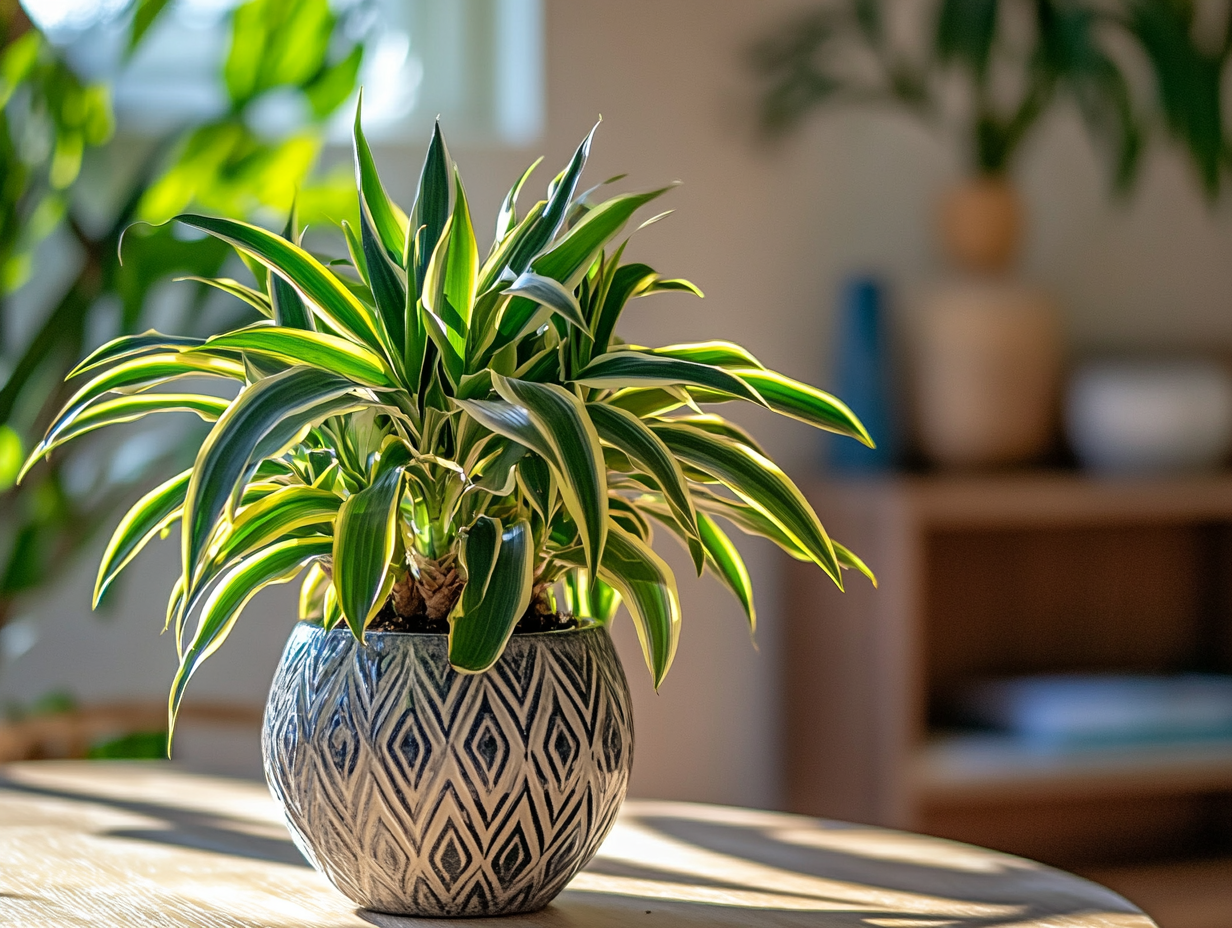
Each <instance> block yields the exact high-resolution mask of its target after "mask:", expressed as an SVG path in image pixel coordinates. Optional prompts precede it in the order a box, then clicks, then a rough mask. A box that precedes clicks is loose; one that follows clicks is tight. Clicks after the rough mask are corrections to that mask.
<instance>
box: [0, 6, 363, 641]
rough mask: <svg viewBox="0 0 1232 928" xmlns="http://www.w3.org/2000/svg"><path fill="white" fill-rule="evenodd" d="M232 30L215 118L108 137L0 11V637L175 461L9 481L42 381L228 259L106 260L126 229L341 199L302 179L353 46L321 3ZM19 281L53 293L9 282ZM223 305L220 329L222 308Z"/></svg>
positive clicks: (25, 25) (159, 252)
mask: <svg viewBox="0 0 1232 928" xmlns="http://www.w3.org/2000/svg"><path fill="white" fill-rule="evenodd" d="M165 7H167V3H166V0H161V2H160V0H138V2H136V3H134V4H132V6H131V8H130V10H129V12H130V13H131V16H132V19H131V26H130V27H129V42H128V53H129V54H130V55H131V54H134V53H139V52H140V50H141V48H142V46H143V43H145V42H146V41H148V40H149V37H150V36H151V35H152V34H153V33H154V32H155V31H156V29H157V25H158V22H159V20H160V17H163V16H165V15H168V13H167V12H166V11H165V10H164V8H165ZM122 12H123V11H122ZM230 23H231V25H230V36H231V38H230V49H229V52H228V54H227V57H226V61H225V63H224V64H223V65H222V68H223V73H222V75H221V78H222V81H221V82H222V83H224V84H225V87H226V92H227V106H226V111H225V112H224V113H222V114H221V115H219V116H218V117H217V118H215V119H211V120H209V121H208V122H204V123H200V122H199V123H198V124H195V125H188V126H187V127H185V128H182V129H179V130H176V131H172V132H169V133H167V134H166V135H165V136H164V137H162V138H159V139H146V140H141V139H132V138H129V139H121V140H117V139H115V137H114V118H113V115H112V107H111V100H110V88H109V86H108V85H107V84H106V83H89V82H87V81H86V80H84V79H83V78H81V77H79V76H78V74H77V73H76V72H75V71H74V69H73V67H72V66H71V65H70V63H69V61H68V60H67V58H66V55H65V52H64V50H63V49H62V48H60V47H58V46H57V45H55V44H53V43H52V42H51V41H49V39H48V38H47V37H46V36H44V35H43V34H42V33H40V31H39V30H38V29H37V28H36V27H35V26H33V25H32V23H31V21H30V19H29V18H27V16H26V15H25V13H24V11H23V10H22V8H21V7H20V6H19V5H18V4H17V2H16V0H0V40H2V41H3V48H2V50H0V102H2V103H3V110H2V111H0V179H2V182H0V284H2V286H0V319H3V322H4V325H3V328H2V329H0V336H3V334H4V333H7V341H5V340H4V339H3V338H2V337H0V627H2V626H3V625H4V624H5V623H6V622H8V621H10V620H11V619H13V618H15V617H16V609H17V605H18V603H19V601H20V599H21V598H22V597H24V596H28V595H31V594H33V593H35V592H36V591H37V590H39V589H41V588H44V587H46V586H47V585H48V584H49V583H51V582H52V581H53V580H54V579H55V578H56V577H58V576H60V575H61V573H62V572H63V571H64V570H65V569H68V568H70V567H71V565H72V555H73V553H74V552H76V551H77V550H78V549H80V548H81V547H82V546H83V545H85V544H86V543H87V542H89V541H90V539H91V538H92V537H93V533H94V531H95V529H96V528H97V527H98V526H100V525H101V524H102V523H103V522H105V521H106V519H107V518H108V517H109V516H110V515H111V514H112V512H113V511H114V510H115V508H116V507H117V506H118V505H119V504H120V503H122V502H124V501H125V497H129V498H130V499H131V496H130V494H131V493H132V491H133V490H134V489H136V488H138V487H140V486H141V485H142V484H143V483H148V482H150V481H152V480H155V479H161V478H162V477H164V476H166V474H167V473H170V472H171V471H172V470H173V469H174V468H175V465H176V464H178V465H179V466H183V464H184V463H186V461H185V460H184V458H183V452H182V451H178V452H177V451H176V450H174V449H175V448H176V447H177V446H178V442H176V441H173V440H168V438H167V435H166V432H165V430H164V431H163V432H162V433H161V434H162V437H161V438H159V439H157V440H148V439H147V440H146V441H145V442H144V443H142V442H141V441H137V442H131V441H130V442H128V443H118V442H112V443H111V444H109V445H104V444H91V443H83V444H82V445H81V447H79V448H76V449H73V451H72V453H70V454H68V455H65V456H63V457H61V458H58V459H57V460H55V461H52V462H50V463H48V464H45V465H40V466H39V467H38V468H37V469H36V470H35V471H34V472H33V473H31V474H30V475H29V476H28V477H27V478H26V480H25V481H23V483H22V485H21V486H20V487H14V486H13V482H14V478H15V476H16V473H17V468H18V467H19V466H20V458H21V457H22V454H23V452H22V448H23V447H24V448H26V449H29V447H31V445H32V444H33V440H34V438H35V437H36V434H37V432H41V430H42V429H44V428H45V427H46V425H47V422H48V421H49V420H50V417H51V415H52V414H53V413H54V411H55V410H56V409H57V408H58V407H59V406H60V405H61V404H62V403H63V401H64V399H65V396H66V394H65V393H64V391H63V388H58V387H57V386H56V385H57V384H58V383H59V382H60V381H62V380H63V377H64V375H65V373H67V371H68V370H69V369H70V368H71V367H72V365H73V363H74V360H75V359H76V358H77V357H79V356H80V354H81V352H82V351H83V350H84V349H86V348H88V347H89V344H88V342H89V340H91V339H94V338H97V337H98V333H100V332H103V333H106V332H107V331H108V330H110V332H111V333H113V334H114V333H117V332H136V331H139V330H141V329H143V328H146V327H148V326H149V325H150V320H151V317H152V315H153V314H154V313H155V312H156V310H157V309H158V307H159V306H160V305H164V306H165V303H166V299H165V294H163V295H162V296H161V297H160V296H159V294H158V288H159V285H160V284H161V283H162V282H163V281H166V280H168V279H169V278H171V277H178V276H203V277H212V276H214V275H216V274H217V273H218V272H219V270H220V268H221V267H222V265H223V262H224V260H225V259H226V258H227V255H228V251H227V249H226V247H225V246H224V245H222V244H221V243H218V242H214V241H212V240H211V241H205V242H189V241H185V240H183V238H182V237H177V236H175V235H173V234H172V233H171V230H170V229H168V228H165V227H164V228H157V229H150V228H148V227H138V228H136V229H134V230H133V231H132V232H131V233H130V234H129V236H128V237H127V239H126V242H125V255H124V257H125V261H124V264H123V265H121V264H120V261H119V258H118V255H117V246H118V244H119V241H120V237H121V233H122V232H123V231H124V229H125V228H126V227H128V226H129V225H130V224H131V223H132V222H133V221H134V220H137V219H146V220H151V221H155V222H161V221H162V220H164V219H166V218H167V217H168V216H170V215H173V214H174V213H176V212H178V211H179V210H181V209H183V208H184V207H186V206H187V205H189V204H190V203H198V204H201V205H203V206H206V207H208V208H213V209H219V210H226V211H228V212H232V213H235V214H239V215H249V214H252V213H254V212H259V211H263V210H271V209H272V210H277V211H279V212H285V210H286V209H287V207H288V204H289V203H290V202H291V199H292V197H294V196H295V192H296V190H297V189H298V190H299V191H300V195H299V201H300V204H301V209H303V210H304V211H305V212H306V213H307V214H308V215H309V216H310V217H311V218H314V219H315V218H318V217H322V216H324V215H325V214H330V215H337V214H338V211H339V210H340V209H344V204H345V203H347V202H348V199H341V200H340V199H339V198H340V197H344V196H345V192H346V189H347V187H348V186H349V185H348V183H347V181H346V179H345V173H344V175H343V177H342V178H341V179H340V180H339V179H338V178H337V177H336V176H335V178H334V179H314V178H313V177H312V167H313V164H314V162H315V160H316V157H317V153H318V151H319V148H320V145H321V141H322V127H323V125H324V122H325V120H326V119H327V118H328V117H329V116H330V115H331V114H332V113H333V111H334V110H335V109H337V108H338V107H339V106H340V105H341V104H342V103H343V102H344V101H345V100H347V99H348V98H349V97H350V96H351V95H352V94H353V91H354V87H355V81H356V74H357V69H358V67H359V64H360V60H361V56H362V53H363V50H362V46H361V45H360V44H358V43H357V42H355V41H353V40H350V39H348V38H347V37H346V34H345V30H344V29H343V26H344V24H345V23H344V21H343V20H342V19H340V17H339V16H338V15H336V14H334V13H332V12H331V11H330V8H329V5H328V3H327V0H306V2H296V0H251V2H247V3H244V4H241V5H239V6H238V7H237V8H236V9H235V10H234V12H233V13H232V14H230ZM277 93H282V94H288V93H290V94H294V95H296V96H298V97H299V98H300V99H302V100H304V101H305V103H306V106H305V107H304V110H305V111H306V112H307V113H308V114H309V120H308V124H307V125H305V126H303V128H301V129H300V130H298V131H295V132H293V133H291V134H290V135H285V136H283V137H280V138H270V137H267V136H265V135H261V134H258V133H257V132H254V131H253V130H252V129H251V128H249V123H248V117H249V114H250V112H251V111H252V110H253V108H254V106H256V105H259V104H260V103H261V101H262V99H263V98H266V97H267V96H269V95H273V94H277ZM134 151H136V152H138V155H139V156H138V157H136V158H134V157H133V154H134ZM134 162H135V163H136V168H135V170H131V169H129V168H128V167H127V165H129V164H130V163H134ZM92 166H93V167H94V168H97V169H95V170H91V168H92ZM116 177H119V178H121V180H120V181H118V182H117V181H116V180H114V178H116ZM100 203H102V204H109V205H106V206H104V207H101V208H100ZM49 238H50V239H51V242H50V243H48V242H47V240H48V239H49ZM31 279H34V280H35V281H36V283H38V282H39V281H40V280H41V281H43V282H46V281H48V280H50V281H54V282H55V284H56V285H52V286H33V287H31V286H25V288H24V289H23V286H24V285H26V284H27V282H28V281H30V280H31ZM211 292H213V291H212V290H211V289H210V288H209V287H207V286H206V285H204V284H200V285H198V286H197V288H196V292H195V294H194V295H193V296H192V299H191V302H190V305H189V307H188V309H187V312H188V315H189V317H190V318H189V321H188V323H187V324H188V326H189V327H190V328H191V329H193V330H195V331H198V332H201V331H202V330H203V329H207V330H208V327H209V326H210V325H211V324H218V323H219V317H218V315H217V312H215V313H213V314H211V313H207V312H206V311H205V310H206V305H205V304H206V297H207V295H208V294H209V293H211ZM227 302H228V303H231V302H232V301H227ZM211 308H212V309H214V310H215V311H217V310H218V307H211ZM226 312H228V313H231V316H230V318H231V319H232V320H233V319H234V306H228V307H227V309H226ZM211 320H212V322H211ZM222 321H227V317H226V316H224V317H223V320H222ZM18 332H28V333H29V334H28V336H27V337H24V338H23V337H20V336H18V335H17V333H18ZM104 337H106V336H104ZM95 343H96V344H97V342H95ZM117 437H119V436H117ZM129 437H130V438H131V437H133V436H132V434H131V433H130V435H129ZM169 448H170V449H172V450H168V449H169ZM143 449H144V450H143Z"/></svg>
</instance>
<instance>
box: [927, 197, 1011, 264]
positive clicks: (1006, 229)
mask: <svg viewBox="0 0 1232 928" xmlns="http://www.w3.org/2000/svg"><path fill="white" fill-rule="evenodd" d="M938 218H939V226H940V233H941V240H942V244H943V245H944V247H945V251H946V254H947V256H948V257H949V258H950V260H952V261H953V262H954V263H955V264H956V265H957V266H958V267H961V268H964V269H966V270H969V271H977V272H984V273H1000V272H1001V271H1004V270H1005V269H1006V268H1008V267H1009V266H1010V265H1011V264H1012V263H1013V262H1014V258H1015V257H1016V256H1017V254H1018V243H1019V241H1020V240H1021V238H1022V225H1023V209H1022V200H1021V199H1020V198H1019V196H1018V191H1017V190H1015V189H1014V187H1013V185H1011V184H1010V183H1009V181H1007V180H1006V179H1005V178H1003V177H989V176H983V177H976V178H973V179H971V180H968V181H967V182H966V183H964V184H960V185H959V186H957V187H953V188H951V189H950V190H949V191H948V192H947V193H946V195H945V196H944V197H943V198H942V200H941V210H940V216H939V217H938Z"/></svg>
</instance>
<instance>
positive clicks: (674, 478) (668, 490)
mask: <svg viewBox="0 0 1232 928" xmlns="http://www.w3.org/2000/svg"><path fill="white" fill-rule="evenodd" d="M586 411H587V412H588V413H589V414H590V419H591V421H592V422H593V423H594V424H595V429H596V430H597V431H598V433H599V438H600V439H602V440H603V441H606V442H608V443H609V444H611V445H614V446H615V447H617V448H619V449H620V450H621V451H623V452H624V453H625V454H626V455H628V456H629V458H630V460H632V461H633V462H634V463H635V464H637V465H638V466H639V467H640V468H641V469H642V470H644V471H645V472H646V473H647V474H649V475H650V476H651V477H652V478H653V479H654V481H655V482H656V483H657V484H658V485H659V488H660V489H661V490H662V491H663V494H664V496H665V497H666V499H667V501H668V503H669V504H670V505H671V507H672V511H673V512H674V514H675V515H676V518H677V519H679V521H680V524H681V525H682V526H683V527H684V529H685V531H686V532H688V533H689V534H690V535H691V536H692V537H693V539H694V540H695V541H696V540H699V536H698V532H697V514H696V513H695V512H694V510H693V500H692V499H691V498H690V496H689V489H688V483H687V481H686V480H685V476H684V473H683V472H682V471H681V470H680V465H679V464H678V463H677V462H676V459H675V457H673V456H672V453H671V452H670V451H669V450H668V448H667V445H665V444H664V443H663V440H662V439H660V438H659V436H657V435H656V434H655V433H654V432H652V431H651V430H650V429H649V428H648V427H647V426H646V425H645V424H644V423H643V422H642V421H641V420H640V419H638V418H637V417H636V416H634V415H633V414H632V413H628V412H625V411H624V410H623V409H618V408H616V407H615V406H605V405H603V404H602V403H589V404H587V406H586ZM695 557H696V552H695ZM694 563H695V566H698V567H699V569H700V565H697V564H696V560H695V562H694Z"/></svg>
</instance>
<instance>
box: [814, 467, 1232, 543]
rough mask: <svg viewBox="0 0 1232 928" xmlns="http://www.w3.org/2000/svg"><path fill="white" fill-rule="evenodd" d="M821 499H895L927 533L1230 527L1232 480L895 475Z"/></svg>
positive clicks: (826, 491) (827, 490)
mask: <svg viewBox="0 0 1232 928" xmlns="http://www.w3.org/2000/svg"><path fill="white" fill-rule="evenodd" d="M818 492H819V495H822V496H823V497H833V496H850V495H855V496H857V497H867V498H869V499H870V500H879V501H883V502H884V501H885V500H886V499H887V498H896V499H897V501H898V503H899V504H900V505H902V506H903V507H904V510H905V514H907V515H908V518H909V519H910V520H911V521H913V522H915V523H916V524H918V525H924V526H927V527H928V528H929V529H963V528H965V529H974V528H992V529H1007V528H1038V527H1047V526H1073V527H1078V526H1086V525H1100V526H1115V525H1132V524H1142V523H1155V524H1179V523H1189V522H1200V521H1221V520H1222V521H1227V520H1232V474H1228V473H1215V474H1201V475H1193V476H1182V477H1154V478H1131V477H1125V478H1112V477H1092V476H1088V475H1085V474H1080V473H1076V472H1073V471H1061V470H1056V471H1048V470H1028V471H1008V472H1005V473H1000V474H973V475H963V474H959V475H901V476H895V477H888V478H875V479H869V480H850V481H833V480H832V481H827V482H826V483H824V484H821V485H819V487H818Z"/></svg>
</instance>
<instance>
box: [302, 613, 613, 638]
mask: <svg viewBox="0 0 1232 928" xmlns="http://www.w3.org/2000/svg"><path fill="white" fill-rule="evenodd" d="M295 624H296V626H297V627H298V626H301V625H303V626H306V627H308V628H312V629H316V630H317V631H319V632H323V633H325V634H329V635H332V634H335V633H345V634H347V635H349V634H351V629H350V628H348V627H347V626H346V625H345V624H343V623H341V622H340V623H339V624H338V625H335V626H334V627H333V628H331V629H329V631H328V632H326V630H325V629H324V628H322V627H321V626H320V625H319V624H318V623H317V622H314V621H312V620H311V619H299V620H297V621H296V623H295ZM606 628H607V625H606V624H604V623H602V622H597V621H594V620H593V619H592V620H590V622H589V624H586V625H581V624H579V625H578V626H577V627H576V628H557V629H553V630H552V631H547V632H515V633H514V634H512V635H510V636H509V641H511V642H512V641H514V640H517V639H526V638H530V639H536V638H554V637H563V636H565V635H576V634H581V633H583V632H593V631H597V630H598V629H606ZM368 635H380V636H382V637H390V638H438V639H444V640H447V639H448V638H449V633H448V632H397V631H387V630H380V629H367V630H365V631H364V636H365V637H367V636H368Z"/></svg>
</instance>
